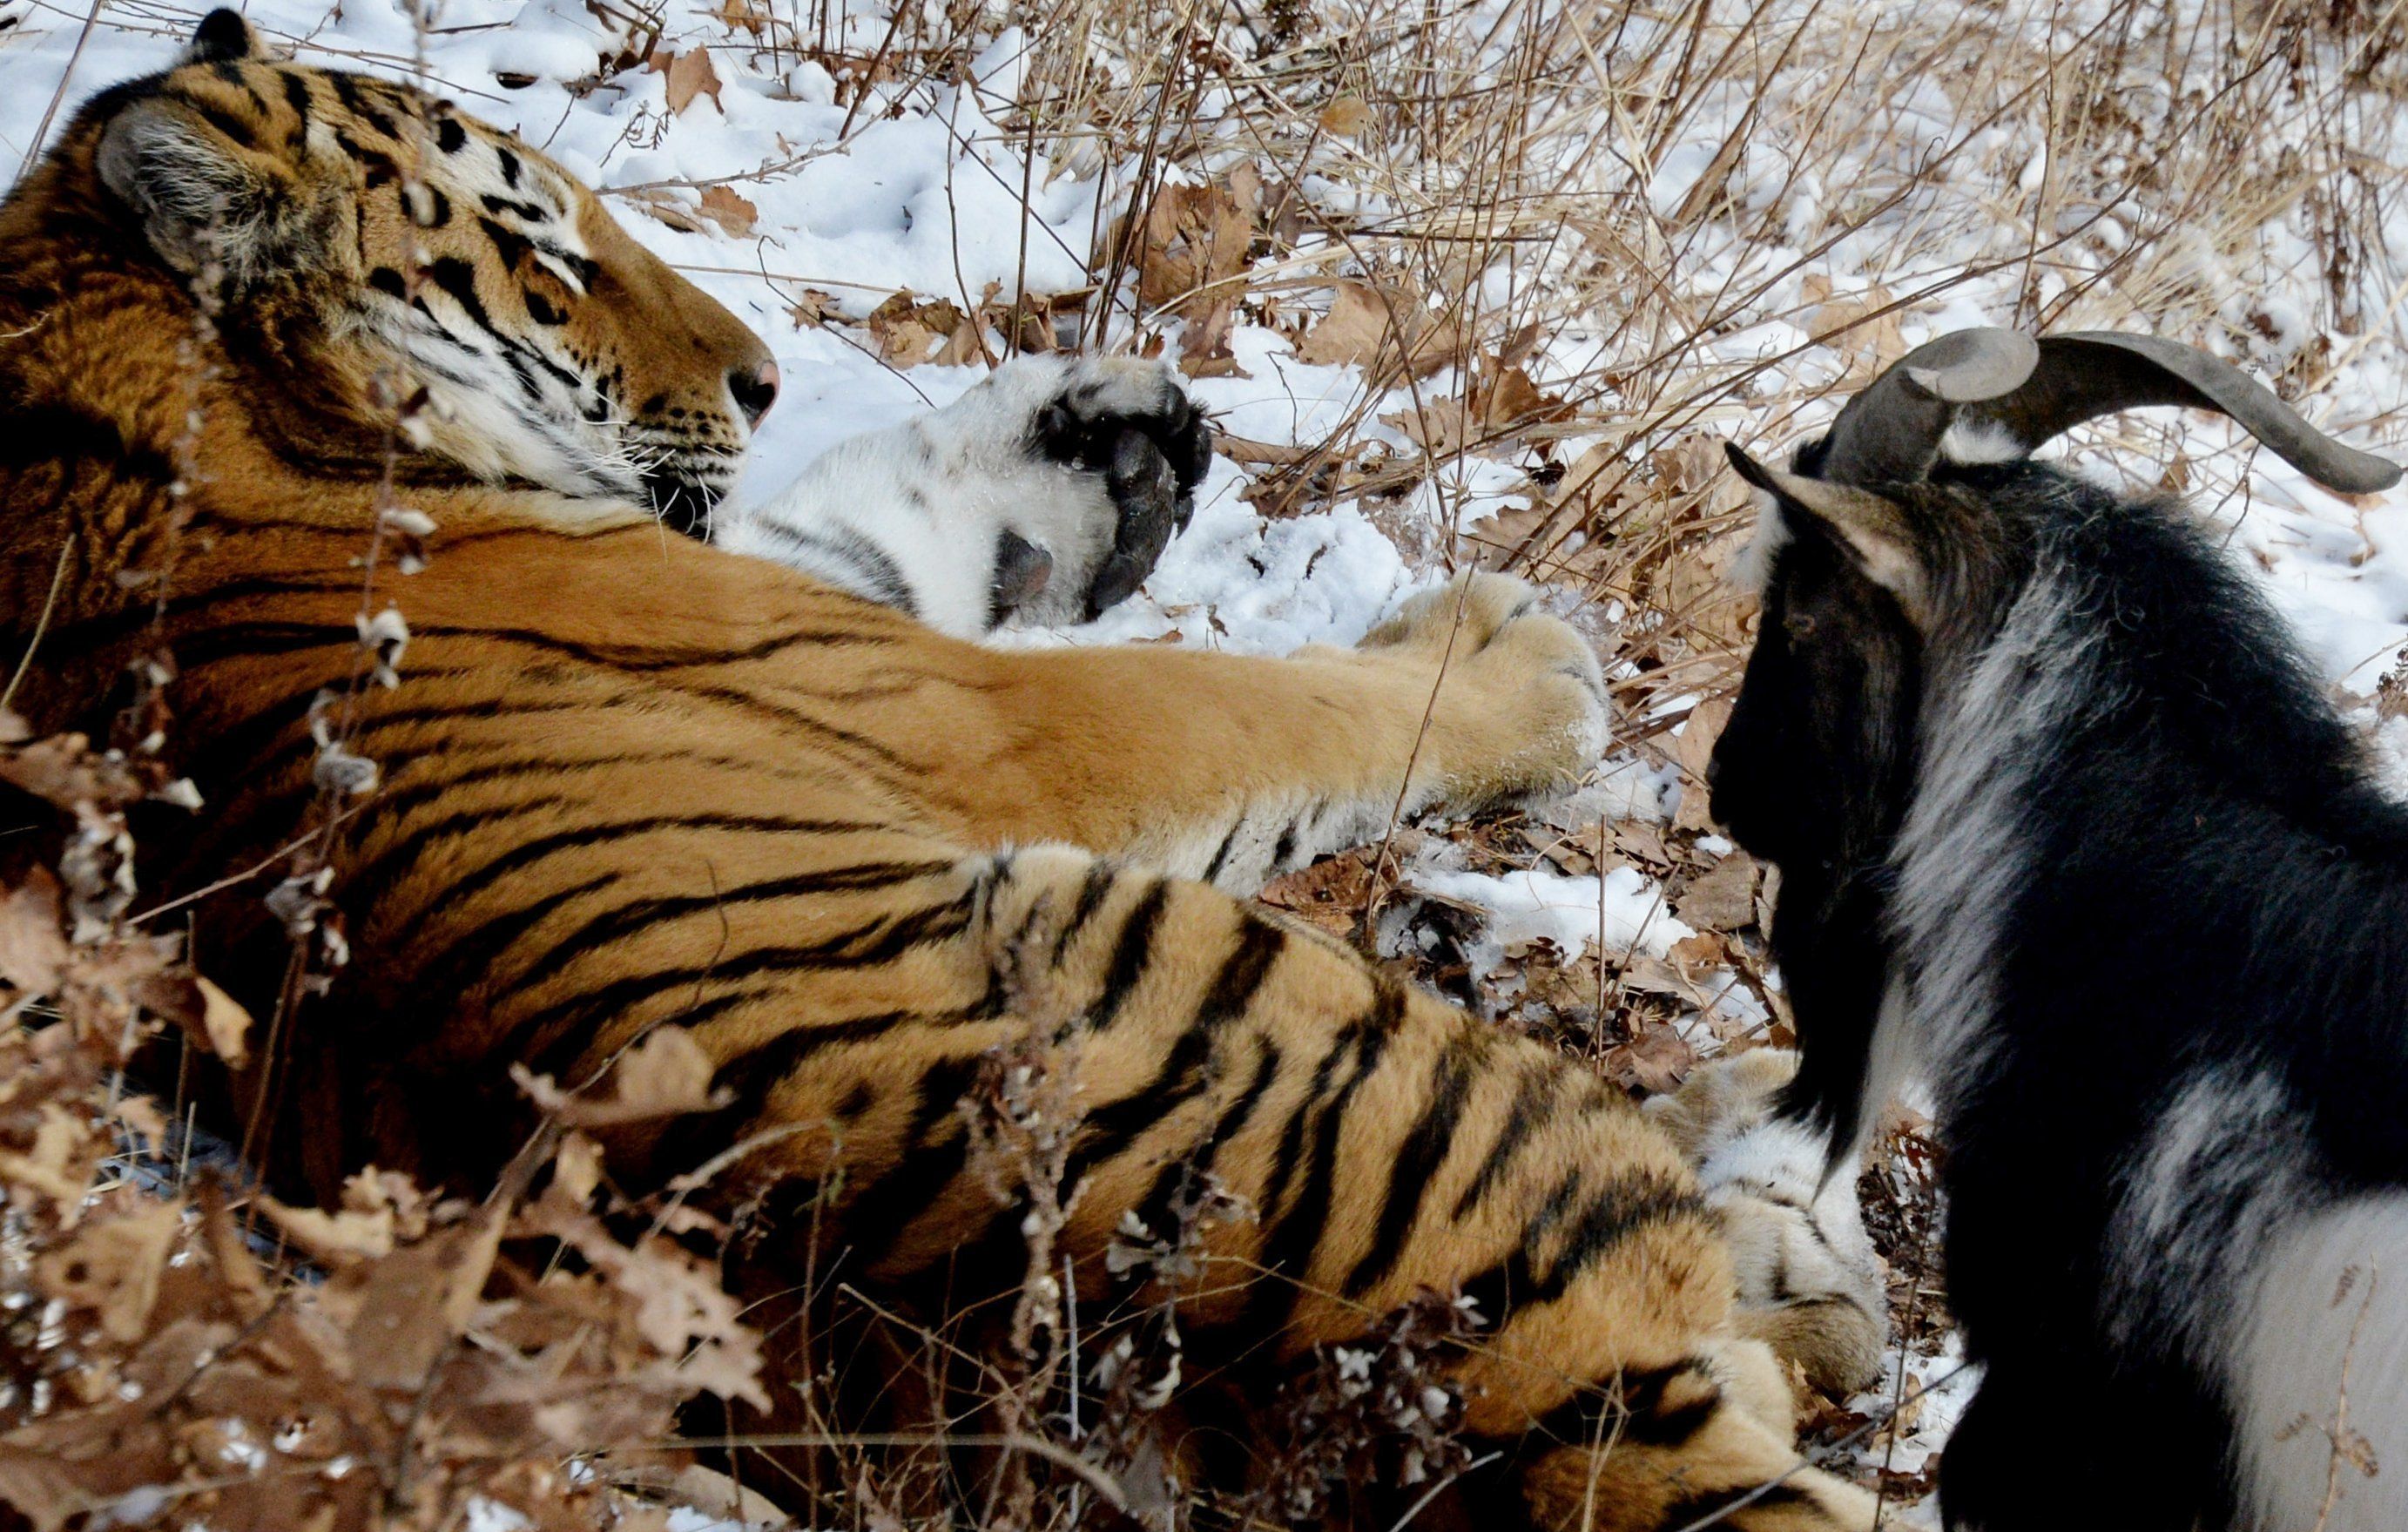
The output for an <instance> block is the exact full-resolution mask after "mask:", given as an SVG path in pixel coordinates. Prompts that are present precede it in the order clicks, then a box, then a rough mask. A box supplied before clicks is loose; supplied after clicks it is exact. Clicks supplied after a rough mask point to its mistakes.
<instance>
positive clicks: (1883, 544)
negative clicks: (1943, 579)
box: [1724, 443, 1930, 628]
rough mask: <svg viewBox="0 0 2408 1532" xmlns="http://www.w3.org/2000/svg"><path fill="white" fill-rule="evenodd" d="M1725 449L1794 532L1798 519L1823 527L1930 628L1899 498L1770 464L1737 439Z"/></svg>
mask: <svg viewBox="0 0 2408 1532" xmlns="http://www.w3.org/2000/svg"><path fill="white" fill-rule="evenodd" d="M1724 451H1727V452H1728V453H1729V454H1730V460H1731V466H1732V467H1733V468H1735V469H1737V470H1738V471H1739V476H1740V477H1741V478H1742V479H1744V480H1747V481H1748V482H1749V483H1750V484H1753V485H1755V486H1756V488H1757V489H1759V490H1762V491H1764V492H1765V494H1769V495H1770V496H1771V497H1772V504H1773V514H1775V515H1777V516H1780V517H1782V518H1783V519H1784V520H1785V521H1786V522H1789V523H1792V525H1791V526H1790V528H1789V530H1792V531H1795V530H1796V526H1795V524H1794V523H1796V522H1797V521H1798V520H1799V519H1800V518H1802V519H1804V520H1807V521H1810V522H1812V523H1814V524H1817V525H1819V526H1821V527H1822V528H1823V529H1824V530H1825V531H1827V532H1828V533H1829V534H1831V536H1832V537H1833V538H1834V539H1835V540H1836V541H1837V542H1838V544H1839V546H1840V547H1842V548H1843V549H1845V550H1846V551H1848V552H1849V553H1850V554H1851V555H1852V556H1853V557H1854V559H1855V561H1856V567H1857V568H1858V569H1859V570H1861V571H1862V572H1863V574H1864V576H1865V578H1866V579H1867V580H1871V581H1872V582H1873V583H1874V584H1876V585H1878V586H1880V587H1881V588H1882V589H1884V590H1885V591H1887V592H1889V594H1891V595H1893V596H1896V597H1897V598H1898V604H1899V607H1900V608H1902V609H1904V610H1905V612H1906V615H1907V618H1908V620H1909V621H1910V622H1912V623H1914V625H1915V626H1917V627H1920V628H1928V627H1929V625H1930V624H1929V623H1928V621H1927V618H1928V615H1929V607H1930V601H1929V595H1930V583H1929V581H1928V580H1927V579H1926V578H1925V574H1924V567H1923V558H1922V554H1921V553H1920V551H1918V549H1917V546H1916V542H1915V537H1914V525H1913V524H1912V523H1910V522H1908V520H1907V517H1906V512H1905V511H1903V510H1901V509H1899V507H1898V505H1897V503H1896V502H1894V501H1891V500H1888V499H1885V498H1884V497H1883V496H1881V495H1878V494H1873V493H1872V492H1871V490H1862V489H1858V488H1856V486H1855V485H1853V484H1834V483H1831V482H1829V481H1828V480H1821V479H1809V478H1807V477H1806V476H1804V475H1802V474H1791V473H1783V472H1782V471H1781V470H1780V469H1778V468H1768V467H1766V466H1765V465H1763V464H1761V463H1758V462H1757V461H1756V459H1754V458H1752V457H1750V456H1748V455H1747V454H1746V453H1745V452H1743V451H1740V449H1739V447H1738V446H1737V444H1735V443H1725V444H1724Z"/></svg>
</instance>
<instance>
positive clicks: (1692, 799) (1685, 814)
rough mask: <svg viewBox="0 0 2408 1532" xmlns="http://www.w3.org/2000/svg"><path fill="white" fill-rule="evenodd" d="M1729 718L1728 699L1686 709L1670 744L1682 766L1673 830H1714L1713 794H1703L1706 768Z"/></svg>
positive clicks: (1713, 699) (1703, 703)
mask: <svg viewBox="0 0 2408 1532" xmlns="http://www.w3.org/2000/svg"><path fill="white" fill-rule="evenodd" d="M1730 715H1731V705H1730V699H1729V698H1728V697H1710V698H1708V699H1707V700H1706V701H1704V702H1700V703H1699V704H1698V705H1697V706H1696V707H1695V708H1692V709H1689V719H1688V722H1687V723H1684V724H1682V725H1681V732H1680V734H1679V735H1678V736H1677V737H1675V738H1674V739H1673V741H1672V759H1673V760H1675V761H1677V762H1679V763H1680V766H1681V811H1680V812H1679V813H1677V814H1675V815H1673V816H1672V827H1673V828H1674V829H1678V830H1709V829H1712V828H1713V823H1714V816H1713V794H1711V793H1709V792H1707V791H1706V766H1707V764H1708V763H1709V762H1711V761H1712V760H1713V755H1714V741H1715V740H1717V739H1720V738H1721V737H1723V725H1724V724H1726V723H1729V722H1730Z"/></svg>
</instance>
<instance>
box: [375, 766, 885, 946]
mask: <svg viewBox="0 0 2408 1532" xmlns="http://www.w3.org/2000/svg"><path fill="white" fill-rule="evenodd" d="M565 801H568V800H564V799H557V798H521V799H519V800H517V801H516V803H515V804H513V805H510V806H508V807H507V808H505V809H495V810H485V811H483V813H484V816H485V817H487V818H501V817H506V816H507V815H508V814H509V813H511V812H516V811H521V810H524V809H530V808H536V807H540V806H543V805H545V804H548V803H559V802H565ZM438 823H440V822H438ZM884 828H886V826H884V825H882V824H878V823H870V822H867V821H863V820H841V819H836V820H830V819H781V818H779V817H778V816H775V815H767V814H713V813H683V814H648V815H646V816H644V817H643V818H641V819H630V820H618V821H614V822H612V823H604V824H581V825H576V826H574V827H572V828H569V829H566V830H557V831H554V832H553V833H552V834H551V835H545V836H538V837H536V838H533V839H530V840H523V841H521V842H519V843H518V844H517V845H515V846H512V847H511V848H510V849H509V851H507V852H503V853H502V854H500V855H499V856H496V857H494V858H493V859H492V860H490V861H488V862H485V863H482V864H481V865H480V866H477V867H476V868H474V869H473V870H471V871H469V872H466V873H464V874H462V875H461V876H460V877H459V878H458V879H457V880H455V881H452V882H450V883H448V884H447V885H445V887H444V888H443V889H442V890H441V894H442V897H443V908H444V909H460V908H461V907H463V906H464V905H466V903H467V902H468V900H470V899H472V898H474V897H475V896H476V895H480V894H482V893H483V892H484V891H485V890H486V889H488V888H490V887H492V886H493V885H494V884H495V882H498V881H500V880H502V879H504V878H507V877H509V876H510V875H511V874H513V873H518V872H523V871H525V870H526V869H527V868H529V867H532V866H536V865H537V864H538V863H540V862H543V861H546V860H548V859H550V858H552V857H554V856H558V855H560V854H561V853H563V852H573V851H580V850H583V849H585V848H588V847H594V846H607V845H609V844H611V843H612V842H614V841H620V840H628V839H633V838H636V837H638V836H646V835H653V834H656V833H658V832H660V831H663V830H709V831H719V830H728V831H738V832H741V833H744V834H747V835H844V834H849V833H853V832H856V831H868V830H880V829H884ZM385 864H386V857H385V856H379V857H378V858H377V859H376V861H374V862H371V863H367V864H365V865H363V866H360V867H358V868H356V869H354V871H353V872H352V874H351V876H350V877H348V878H346V879H345V880H344V881H343V885H342V896H343V898H344V900H345V901H346V902H347V903H351V904H355V905H357V906H358V907H359V908H360V909H374V908H375V907H376V905H377V903H379V902H380V901H381V899H382V898H383V896H384V895H385V892H386V888H385V886H384V885H385V884H388V883H394V884H397V883H399V882H400V881H402V879H403V878H405V877H407V876H408V872H409V869H408V868H403V869H400V870H399V871H397V872H396V873H395V874H394V877H393V878H391V879H390V880H382V879H379V878H377V877H376V876H375V874H376V873H377V871H378V869H379V868H380V867H382V866H384V865H385ZM425 913H426V912H424V911H422V912H419V913H417V914H414V915H413V916H412V917H411V919H410V923H409V926H408V927H407V928H406V929H405V931H404V932H403V934H402V939H403V940H404V941H405V942H407V941H408V940H409V938H411V937H413V936H414V935H415V934H416V930H417V925H418V923H419V922H420V921H422V920H423V919H424V918H425Z"/></svg>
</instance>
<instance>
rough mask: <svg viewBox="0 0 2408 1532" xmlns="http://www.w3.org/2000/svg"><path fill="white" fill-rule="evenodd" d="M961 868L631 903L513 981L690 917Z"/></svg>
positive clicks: (801, 877) (879, 869) (541, 977)
mask: <svg viewBox="0 0 2408 1532" xmlns="http://www.w3.org/2000/svg"><path fill="white" fill-rule="evenodd" d="M955 866H959V864H958V863H955V862H953V861H952V860H950V859H947V860H944V861H934V862H862V863H855V864H853V865H851V866H836V867H824V868H821V869H819V870H816V871H812V872H798V873H794V874H791V875H789V876H786V877H783V878H768V879H764V880H762V881H759V882H754V883H741V884H738V886H736V887H734V888H729V889H722V890H713V891H712V892H710V893H709V894H675V895H652V896H648V897H644V898H638V899H630V900H628V901H627V902H626V903H625V904H623V905H619V906H617V907H616V908H614V909H606V910H604V911H602V912H601V913H599V914H597V915H595V917H594V918H593V919H591V920H589V921H587V922H586V923H584V924H583V925H581V926H579V927H578V928H577V929H576V930H574V931H571V932H569V933H567V934H566V935H565V936H563V937H561V938H559V939H558V940H557V941H554V942H552V944H551V945H550V946H548V947H546V948H545V949H544V952H543V955H542V956H541V957H539V958H538V959H536V961H535V962H534V963H532V964H530V965H528V966H527V967H526V968H525V969H523V971H521V972H520V973H519V974H518V976H517V977H516V978H514V979H512V980H511V981H510V983H511V987H512V988H514V989H521V990H527V989H533V988H534V987H535V986H537V985H538V984H540V983H542V982H543V981H546V980H548V979H551V978H552V977H553V976H555V975H557V974H558V973H560V972H561V971H562V970H563V969H565V968H566V967H567V966H569V965H570V964H572V963H574V962H576V961H577V960H578V959H579V958H581V957H583V956H584V955H585V954H586V953H588V952H592V951H594V950H595V948H598V947H604V946H608V945H609V944H610V943H612V942H615V941H621V940H624V939H625V938H629V937H631V936H633V935H635V934H636V933H637V932H638V931H642V930H646V929H648V928H658V927H661V926H665V925H668V924H670V923H674V922H677V921H681V920H683V919H685V918H686V917H687V916H689V915H695V914H702V913H707V912H710V911H714V910H721V909H730V908H732V907H734V906H738V905H747V904H767V903H770V902H772V901H775V900H778V899H798V898H806V897H809V896H810V895H819V894H850V893H857V892H860V891H863V890H867V889H882V888H893V887H894V886H896V884H898V883H908V882H910V881H913V880H915V879H920V878H931V877H934V876H936V875H937V874H939V873H941V872H949V871H951V870H952V869H953V867H955Z"/></svg>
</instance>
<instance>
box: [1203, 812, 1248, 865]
mask: <svg viewBox="0 0 2408 1532" xmlns="http://www.w3.org/2000/svg"><path fill="white" fill-rule="evenodd" d="M1245 827H1246V816H1245V813H1244V812H1243V811H1242V810H1240V812H1239V815H1238V822H1237V823H1235V824H1232V825H1230V826H1229V833H1228V834H1227V835H1225V836H1223V837H1222V838H1221V844H1220V847H1219V849H1217V850H1216V851H1214V852H1212V860H1211V861H1210V862H1208V863H1206V864H1205V865H1204V881H1206V882H1208V883H1211V882H1217V881H1220V877H1221V868H1222V867H1223V866H1225V865H1226V863H1227V862H1228V860H1229V848H1230V847H1232V846H1234V845H1236V844H1237V843H1238V832H1239V831H1240V830H1242V829H1244V828H1245Z"/></svg>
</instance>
